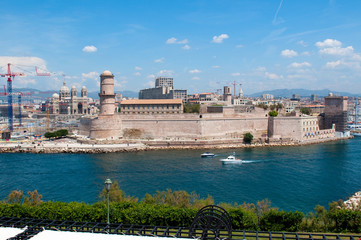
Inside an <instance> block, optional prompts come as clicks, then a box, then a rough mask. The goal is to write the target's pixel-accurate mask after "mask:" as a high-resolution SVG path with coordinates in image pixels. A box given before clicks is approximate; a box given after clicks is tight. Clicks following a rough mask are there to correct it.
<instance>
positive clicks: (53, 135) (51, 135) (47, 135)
mask: <svg viewBox="0 0 361 240" xmlns="http://www.w3.org/2000/svg"><path fill="white" fill-rule="evenodd" d="M44 137H46V138H52V137H55V134H54V133H53V132H46V133H45V134H44Z"/></svg>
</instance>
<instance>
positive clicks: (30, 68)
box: [0, 56, 49, 76]
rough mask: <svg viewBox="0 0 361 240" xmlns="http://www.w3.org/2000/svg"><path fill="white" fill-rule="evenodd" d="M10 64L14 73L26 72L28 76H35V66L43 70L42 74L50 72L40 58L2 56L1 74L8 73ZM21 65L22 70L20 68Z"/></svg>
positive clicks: (0, 62) (0, 60) (0, 57)
mask: <svg viewBox="0 0 361 240" xmlns="http://www.w3.org/2000/svg"><path fill="white" fill-rule="evenodd" d="M8 63H10V64H11V65H10V68H11V71H12V72H23V71H24V70H25V71H26V75H33V76H35V66H36V67H38V69H41V70H42V72H49V71H48V70H47V67H46V61H45V60H44V59H42V58H38V57H9V56H0V67H1V73H7V71H8V69H7V66H8ZM20 65H21V69H20V68H18V66H20Z"/></svg>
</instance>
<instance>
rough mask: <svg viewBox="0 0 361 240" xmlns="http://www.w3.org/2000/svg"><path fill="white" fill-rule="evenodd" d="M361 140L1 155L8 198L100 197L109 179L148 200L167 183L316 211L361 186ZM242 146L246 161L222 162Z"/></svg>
mask: <svg viewBox="0 0 361 240" xmlns="http://www.w3.org/2000/svg"><path fill="white" fill-rule="evenodd" d="M360 144H361V138H354V139H350V140H341V141H335V142H327V143H322V144H314V145H307V146H295V147H258V148H239V149H222V150H220V149H217V150H216V149H214V150H213V149H207V151H212V152H214V153H215V154H216V156H215V157H213V158H201V157H200V154H201V153H203V152H204V151H202V150H162V151H144V152H131V153H107V154H30V153H8V154H4V153H3V154H0V199H4V198H6V196H7V195H8V194H9V193H10V192H11V191H12V190H16V189H19V190H22V191H24V193H25V194H26V193H27V191H33V190H35V189H36V190H38V192H39V193H40V194H42V195H43V200H45V201H47V200H52V201H66V202H71V201H83V202H86V203H94V202H96V201H98V200H99V199H98V195H99V192H100V191H101V190H102V188H103V186H104V184H103V183H104V180H105V179H106V178H110V179H111V180H112V181H117V182H118V183H119V185H120V187H121V189H122V190H123V191H125V193H126V195H129V196H135V197H138V198H139V199H142V198H143V197H144V195H145V194H146V193H149V194H154V193H156V191H163V190H166V189H172V190H186V191H187V192H193V191H195V192H196V193H198V194H200V196H201V197H202V198H206V197H207V196H208V195H210V196H212V197H213V198H214V200H215V202H216V203H220V202H226V203H234V202H237V203H240V204H241V203H243V202H247V203H256V202H257V201H259V200H263V199H266V198H267V199H268V200H270V201H271V203H272V206H274V207H278V208H280V209H283V210H292V211H295V210H298V211H303V212H305V213H307V212H309V211H313V208H314V207H315V206H316V205H317V204H320V205H323V206H325V207H327V204H328V203H329V202H332V201H337V200H338V199H343V200H345V199H347V198H348V197H349V196H351V195H352V194H353V193H354V192H356V191H359V190H360V189H361V151H360ZM233 152H235V154H236V156H237V158H241V159H243V163H242V164H228V165H222V163H221V162H220V161H219V160H220V159H221V158H226V157H227V156H228V155H230V154H232V153H233Z"/></svg>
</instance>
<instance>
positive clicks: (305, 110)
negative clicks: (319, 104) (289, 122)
mask: <svg viewBox="0 0 361 240" xmlns="http://www.w3.org/2000/svg"><path fill="white" fill-rule="evenodd" d="M300 112H301V113H302V114H306V115H310V114H311V113H312V110H311V109H310V108H305V107H304V108H301V109H300Z"/></svg>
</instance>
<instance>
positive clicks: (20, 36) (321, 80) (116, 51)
mask: <svg viewBox="0 0 361 240" xmlns="http://www.w3.org/2000/svg"><path fill="white" fill-rule="evenodd" d="M1 6H2V7H1V9H0V32H1V36H0V67H1V72H6V71H7V69H6V65H7V63H8V62H10V63H12V64H13V68H12V69H13V71H14V72H25V73H26V77H16V78H15V81H14V87H31V88H37V89H40V90H44V91H45V90H49V89H52V90H54V89H55V90H57V89H59V88H60V87H61V85H62V82H63V81H64V80H65V81H66V82H67V85H68V86H69V87H70V86H73V85H75V86H76V87H78V91H79V90H80V87H81V86H83V85H85V86H86V87H87V88H88V90H89V91H95V90H98V89H99V75H100V74H101V73H102V72H103V71H104V70H110V71H111V72H112V73H113V74H114V75H115V80H116V86H115V90H116V91H117V92H119V91H124V90H131V91H139V90H140V89H144V88H148V87H152V86H154V79H155V77H157V76H171V77H173V78H174V82H175V87H176V88H178V89H188V91H189V93H196V92H208V91H216V90H217V89H221V88H223V86H225V85H230V83H231V82H234V81H236V82H237V83H239V84H242V88H243V91H244V94H251V93H254V92H258V91H265V90H272V89H278V88H307V89H315V90H318V89H325V88H328V89H330V90H332V91H348V92H350V93H361V89H360V80H361V65H360V64H361V42H360V39H361V16H360V15H361V14H360V12H361V1H357V0H354V1H352V0H349V1H340V0H330V1H329V0H327V1H326V0H317V1H311V0H302V1H294V0H293V1H291V0H263V1H257V0H248V1H246V0H221V1H216V0H199V1H197V0H193V1H186V0H182V1H181V0H171V1H170V0H129V1H128V0H122V1H106V0H104V1H91V0H87V1H80V0H78V1H67V0H62V1H60V0H59V1H54V0H53V1H50V0H43V1H41V0H37V1H27V0H23V1H18V0H13V1H2V4H1ZM35 66H37V67H38V68H39V69H40V70H41V71H44V72H51V73H52V75H51V76H50V77H40V76H35V69H34V67H35ZM40 70H39V71H40ZM0 79H1V80H2V81H3V83H4V84H5V82H6V79H5V78H0ZM237 91H238V90H237Z"/></svg>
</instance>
